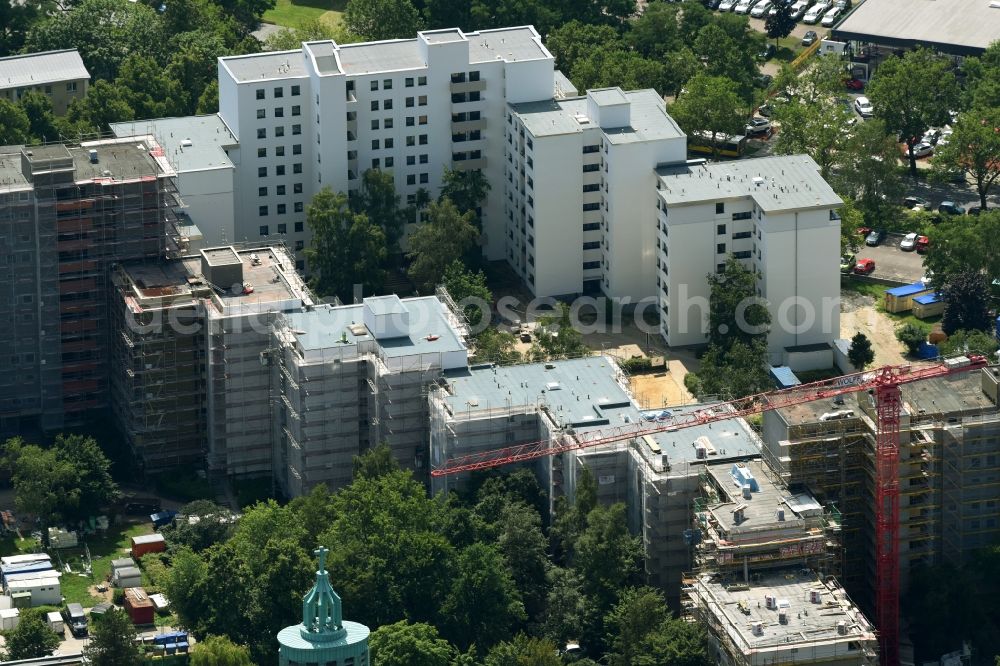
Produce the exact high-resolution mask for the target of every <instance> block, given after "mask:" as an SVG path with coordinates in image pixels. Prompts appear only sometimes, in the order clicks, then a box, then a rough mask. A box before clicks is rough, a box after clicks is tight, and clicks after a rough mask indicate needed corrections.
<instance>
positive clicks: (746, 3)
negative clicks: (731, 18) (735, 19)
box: [733, 0, 754, 14]
mask: <svg viewBox="0 0 1000 666" xmlns="http://www.w3.org/2000/svg"><path fill="white" fill-rule="evenodd" d="M753 6H754V0H740V1H739V2H738V3H737V4H736V6H735V7H733V11H734V12H736V13H737V14H749V13H750V8H751V7H753Z"/></svg>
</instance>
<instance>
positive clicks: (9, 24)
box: [0, 0, 51, 57]
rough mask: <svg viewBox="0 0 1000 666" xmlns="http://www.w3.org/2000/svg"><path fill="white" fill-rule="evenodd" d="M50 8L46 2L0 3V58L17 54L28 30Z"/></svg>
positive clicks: (29, 0)
mask: <svg viewBox="0 0 1000 666" xmlns="http://www.w3.org/2000/svg"><path fill="white" fill-rule="evenodd" d="M50 8H51V3H49V2H47V1H46V2H39V1H37V0H35V1H31V0H28V1H26V2H0V57H4V56H8V55H12V54H14V53H17V52H18V51H19V50H20V49H21V47H22V46H23V45H24V39H25V35H26V34H27V32H28V30H29V29H30V28H31V26H32V25H33V24H34V23H35V22H36V21H37V20H38V17H39V16H40V15H42V14H44V13H45V12H46V11H48V10H49V9H50Z"/></svg>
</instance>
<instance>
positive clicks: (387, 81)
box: [382, 79, 392, 90]
mask: <svg viewBox="0 0 1000 666" xmlns="http://www.w3.org/2000/svg"><path fill="white" fill-rule="evenodd" d="M382 90H392V79H385V80H384V81H382Z"/></svg>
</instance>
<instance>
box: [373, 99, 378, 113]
mask: <svg viewBox="0 0 1000 666" xmlns="http://www.w3.org/2000/svg"><path fill="white" fill-rule="evenodd" d="M372 111H378V100H377V99H373V100H372Z"/></svg>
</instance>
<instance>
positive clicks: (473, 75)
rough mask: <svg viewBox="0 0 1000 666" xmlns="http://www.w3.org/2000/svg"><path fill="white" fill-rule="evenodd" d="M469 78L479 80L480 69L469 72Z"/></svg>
mask: <svg viewBox="0 0 1000 666" xmlns="http://www.w3.org/2000/svg"><path fill="white" fill-rule="evenodd" d="M469 80H470V81H478V80H479V70H475V71H472V72H469Z"/></svg>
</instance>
